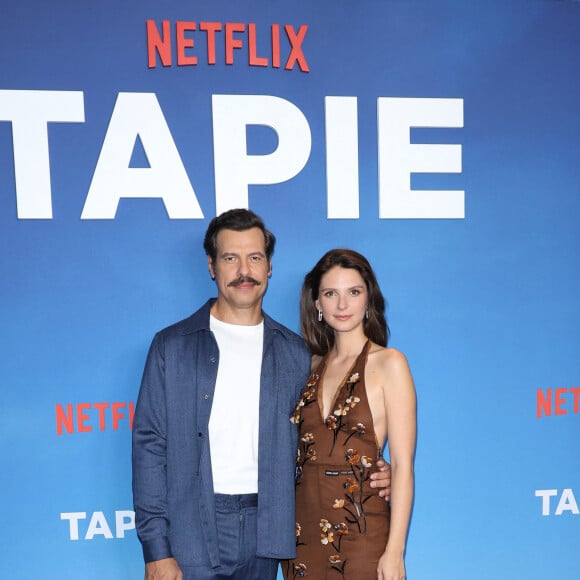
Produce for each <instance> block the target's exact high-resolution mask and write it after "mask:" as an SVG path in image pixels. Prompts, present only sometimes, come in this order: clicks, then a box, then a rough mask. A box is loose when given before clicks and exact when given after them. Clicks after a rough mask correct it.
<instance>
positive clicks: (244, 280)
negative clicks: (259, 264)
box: [228, 276, 262, 288]
mask: <svg viewBox="0 0 580 580" xmlns="http://www.w3.org/2000/svg"><path fill="white" fill-rule="evenodd" d="M248 282H250V283H251V284H253V285H254V286H261V285H262V282H258V280H256V279H255V278H252V277H251V276H240V277H239V278H236V279H235V280H232V281H231V282H229V283H228V288H229V287H230V286H234V287H235V286H239V285H240V284H247V283H248Z"/></svg>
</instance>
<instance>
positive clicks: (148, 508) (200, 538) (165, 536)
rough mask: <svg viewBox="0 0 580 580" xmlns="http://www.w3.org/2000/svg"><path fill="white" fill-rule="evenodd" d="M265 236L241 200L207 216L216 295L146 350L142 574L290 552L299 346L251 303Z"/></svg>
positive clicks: (256, 562) (208, 571)
mask: <svg viewBox="0 0 580 580" xmlns="http://www.w3.org/2000/svg"><path fill="white" fill-rule="evenodd" d="M275 241H276V240H275V237H274V236H273V234H272V233H271V232H269V231H268V230H267V229H266V228H265V226H264V223H263V222H262V220H261V218H260V217H259V216H257V215H256V214H254V213H253V212H251V211H248V210H244V209H239V210H230V211H228V212H225V213H223V214H221V215H220V216H218V217H216V218H214V219H213V220H212V221H211V223H210V224H209V227H208V230H207V232H206V235H205V239H204V248H205V251H206V253H207V256H208V268H209V272H210V275H211V277H212V278H213V279H214V280H215V282H216V286H217V293H218V296H217V299H215V300H209V301H208V302H207V303H206V304H205V305H204V306H202V308H200V309H199V310H198V311H197V312H196V313H195V314H193V315H192V316H191V317H189V318H187V319H186V320H183V321H181V322H179V323H177V324H175V325H173V326H170V327H169V328H166V329H165V330H162V331H161V332H159V333H158V334H157V335H156V336H155V338H154V340H153V343H152V345H151V348H150V350H149V355H148V358H147V363H146V366H145V371H144V374H143V380H142V383H141V390H140V392H139V399H138V402H137V407H136V410H135V419H134V424H133V497H134V506H135V513H136V526H137V533H138V536H139V539H140V541H141V543H142V547H143V554H144V558H145V562H146V567H145V578H146V580H161V579H163V580H181V579H186V580H187V579H192V580H193V579H195V580H205V579H217V578H235V579H238V580H274V579H275V578H276V574H277V567H278V561H279V560H280V559H286V558H291V557H293V556H294V555H295V544H296V541H295V535H294V529H295V518H294V467H295V458H296V448H297V436H296V428H295V426H294V425H292V423H290V421H289V417H290V415H291V413H292V411H293V409H294V407H295V405H296V401H297V400H298V398H299V395H300V392H301V390H302V388H303V385H304V382H305V379H306V378H307V375H308V373H309V367H310V356H309V354H308V352H307V351H306V349H305V347H304V344H303V342H302V340H301V338H300V337H299V336H297V335H296V334H294V333H293V332H291V331H290V330H288V329H287V328H285V327H284V326H282V325H280V324H278V323H277V322H275V321H274V320H272V319H271V318H270V317H268V316H267V315H266V314H265V313H264V312H263V311H262V298H263V296H264V293H265V291H266V288H267V286H268V278H269V276H270V275H271V272H272V254H273V252H274V245H275ZM379 475H380V474H379ZM382 476H383V478H384V479H383V480H382V481H381V482H379V485H380V486H383V487H386V486H387V485H388V475H387V474H382Z"/></svg>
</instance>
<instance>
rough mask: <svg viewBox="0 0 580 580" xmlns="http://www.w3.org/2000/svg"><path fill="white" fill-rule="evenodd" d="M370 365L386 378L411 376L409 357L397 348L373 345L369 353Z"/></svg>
mask: <svg viewBox="0 0 580 580" xmlns="http://www.w3.org/2000/svg"><path fill="white" fill-rule="evenodd" d="M369 363H370V364H372V366H373V367H374V368H375V369H376V370H377V371H379V372H380V373H381V374H383V375H385V376H389V377H390V376H395V377H397V376H401V375H409V374H410V370H409V363H408V362H407V357H406V356H405V355H404V354H403V353H402V352H401V351H400V350H397V349H396V348H391V347H385V346H380V345H379V344H375V343H373V344H372V345H371V349H370V352H369Z"/></svg>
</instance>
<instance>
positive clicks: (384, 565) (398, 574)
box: [377, 548, 407, 580]
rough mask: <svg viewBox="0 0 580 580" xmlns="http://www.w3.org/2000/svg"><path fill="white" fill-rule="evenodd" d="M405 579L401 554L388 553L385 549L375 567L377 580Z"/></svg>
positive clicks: (403, 561)
mask: <svg viewBox="0 0 580 580" xmlns="http://www.w3.org/2000/svg"><path fill="white" fill-rule="evenodd" d="M406 577H407V574H406V572H405V559H404V557H403V554H401V553H399V554H397V553H393V552H389V549H388V548H387V549H386V550H385V553H384V554H383V555H382V556H381V558H380V560H379V564H378V567H377V578H378V580H405V578H406Z"/></svg>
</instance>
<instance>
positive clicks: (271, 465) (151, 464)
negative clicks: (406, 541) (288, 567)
mask: <svg viewBox="0 0 580 580" xmlns="http://www.w3.org/2000/svg"><path fill="white" fill-rule="evenodd" d="M212 302H213V301H211V300H210V301H208V302H207V303H206V304H205V305H204V306H203V307H202V308H200V309H199V310H198V311H197V312H196V313H195V314H193V315H192V316H191V317H189V318H187V319H186V320H183V321H181V322H178V323H177V324H174V325H173V326H170V327H168V328H166V329H164V330H162V331H161V332H159V333H157V334H156V335H155V338H154V339H153V342H152V344H151V348H150V349H149V354H148V357H147V362H146V365H145V371H144V373H143V380H142V383H141V389H140V391H139V398H138V401H137V406H136V409H135V418H134V423H133V503H134V508H135V516H136V517H135V522H136V527H137V534H138V536H139V540H140V541H141V544H142V546H143V554H144V558H145V562H150V561H153V560H160V559H162V558H168V557H174V558H176V559H177V561H178V563H179V564H181V565H183V566H218V565H219V564H220V562H219V552H218V542H219V541H220V538H219V530H218V529H217V526H216V519H215V505H214V495H213V494H214V492H213V482H212V469H211V458H210V448H209V438H208V424H209V416H210V411H211V405H212V400H213V396H214V389H215V382H216V377H217V369H218V364H219V350H218V346H217V343H216V341H215V338H214V336H213V333H212V332H211V330H210V328H209V315H210V307H211V304H212ZM309 368H310V356H309V354H308V352H307V350H306V348H305V346H304V343H303V341H302V339H301V338H300V337H299V336H298V335H296V334H295V333H293V332H291V331H290V330H288V329H287V328H285V327H284V326H282V325H280V324H278V323H277V322H275V321H274V320H272V319H271V318H270V317H269V316H267V315H265V314H264V350H263V358H262V371H261V378H260V411H259V413H260V415H259V420H260V425H259V427H260V429H259V443H258V449H259V456H258V457H259V459H258V538H257V546H258V547H257V550H258V553H257V555H258V556H260V557H266V558H275V559H285V558H293V557H294V556H295V546H296V539H295V515H294V467H295V461H296V449H297V431H296V426H295V425H293V424H292V423H290V421H289V417H290V415H291V413H292V411H293V410H294V407H295V405H296V402H297V400H298V397H299V396H300V393H301V391H302V388H303V386H304V383H305V380H306V378H307V375H308V372H309ZM219 460H220V461H227V458H225V457H224V458H219Z"/></svg>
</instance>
